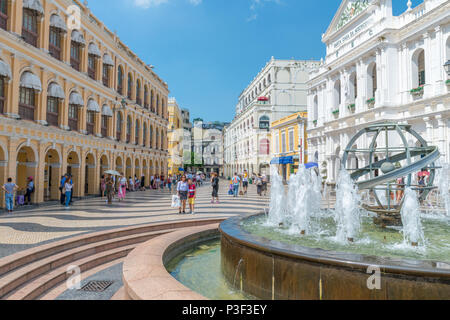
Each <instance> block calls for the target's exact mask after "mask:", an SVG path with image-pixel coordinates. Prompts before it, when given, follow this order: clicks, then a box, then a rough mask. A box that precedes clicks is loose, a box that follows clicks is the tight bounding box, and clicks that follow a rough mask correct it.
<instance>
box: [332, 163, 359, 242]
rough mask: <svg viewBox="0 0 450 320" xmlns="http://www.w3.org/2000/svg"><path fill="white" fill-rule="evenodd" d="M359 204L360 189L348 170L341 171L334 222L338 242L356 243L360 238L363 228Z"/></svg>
mask: <svg viewBox="0 0 450 320" xmlns="http://www.w3.org/2000/svg"><path fill="white" fill-rule="evenodd" d="M359 203H360V196H359V195H358V188H357V187H356V185H355V183H354V181H353V180H352V178H351V177H350V175H349V173H348V172H347V170H341V171H340V173H339V179H338V185H337V191H336V209H335V212H334V220H335V222H336V226H337V231H336V239H337V241H338V242H341V243H344V242H347V241H354V239H355V238H356V237H357V236H358V234H359V231H360V228H361V219H360V208H359Z"/></svg>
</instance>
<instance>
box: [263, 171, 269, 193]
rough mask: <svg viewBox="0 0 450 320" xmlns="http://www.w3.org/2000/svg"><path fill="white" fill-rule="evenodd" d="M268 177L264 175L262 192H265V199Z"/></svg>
mask: <svg viewBox="0 0 450 320" xmlns="http://www.w3.org/2000/svg"><path fill="white" fill-rule="evenodd" d="M267 184H268V181H267V176H266V175H265V174H263V175H262V192H264V197H267Z"/></svg>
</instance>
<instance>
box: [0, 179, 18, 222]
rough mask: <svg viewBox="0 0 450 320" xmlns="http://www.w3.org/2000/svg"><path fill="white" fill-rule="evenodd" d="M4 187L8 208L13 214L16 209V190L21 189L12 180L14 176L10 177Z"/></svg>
mask: <svg viewBox="0 0 450 320" xmlns="http://www.w3.org/2000/svg"><path fill="white" fill-rule="evenodd" d="M2 189H3V190H4V191H5V202H6V210H8V213H10V214H11V213H12V212H13V209H14V192H16V191H17V190H18V189H19V186H17V184H15V183H13V182H12V178H8V182H7V183H6V184H5V185H4V186H3V187H2Z"/></svg>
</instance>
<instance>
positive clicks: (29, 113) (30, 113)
mask: <svg viewBox="0 0 450 320" xmlns="http://www.w3.org/2000/svg"><path fill="white" fill-rule="evenodd" d="M20 82H21V86H20V92H19V116H20V117H21V118H22V119H25V120H34V117H35V110H36V100H37V99H36V94H37V93H38V92H39V90H37V89H38V88H36V87H35V85H36V83H39V85H40V80H39V78H38V77H36V76H35V75H34V74H33V73H31V72H24V73H23V74H22V77H21V80H20Z"/></svg>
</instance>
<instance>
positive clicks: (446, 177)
mask: <svg viewBox="0 0 450 320" xmlns="http://www.w3.org/2000/svg"><path fill="white" fill-rule="evenodd" d="M439 173H440V174H439V175H438V181H437V186H438V188H439V193H440V196H441V199H442V201H443V202H444V205H445V212H446V215H447V217H450V193H449V188H450V165H449V164H448V163H446V164H443V165H442V169H441V170H440V172H439Z"/></svg>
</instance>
